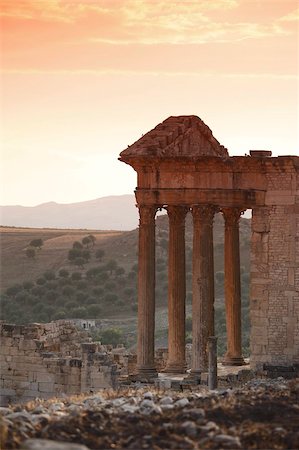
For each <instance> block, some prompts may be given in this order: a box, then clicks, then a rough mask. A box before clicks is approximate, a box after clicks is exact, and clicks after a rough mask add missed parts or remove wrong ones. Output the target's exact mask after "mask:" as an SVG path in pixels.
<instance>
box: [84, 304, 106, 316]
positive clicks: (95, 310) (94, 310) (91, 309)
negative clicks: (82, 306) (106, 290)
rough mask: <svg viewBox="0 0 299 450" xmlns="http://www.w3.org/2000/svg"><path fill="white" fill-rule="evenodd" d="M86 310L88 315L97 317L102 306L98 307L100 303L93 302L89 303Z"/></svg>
mask: <svg viewBox="0 0 299 450" xmlns="http://www.w3.org/2000/svg"><path fill="white" fill-rule="evenodd" d="M87 312H88V317H90V318H92V317H95V318H98V317H99V316H100V314H101V312H102V308H101V307H100V305H97V304H95V303H93V304H91V305H88V307H87Z"/></svg>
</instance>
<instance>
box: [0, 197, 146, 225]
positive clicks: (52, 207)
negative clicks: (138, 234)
mask: <svg viewBox="0 0 299 450" xmlns="http://www.w3.org/2000/svg"><path fill="white" fill-rule="evenodd" d="M0 225H2V226H15V227H31V228H47V227H49V228H88V229H96V230H132V229H133V228H136V227H137V225H138V210H137V208H136V207H135V197H134V195H114V196H109V197H101V198H98V199H96V200H89V201H86V202H79V203H69V204H62V203H55V202H49V203H43V204H41V205H38V206H19V205H17V206H0Z"/></svg>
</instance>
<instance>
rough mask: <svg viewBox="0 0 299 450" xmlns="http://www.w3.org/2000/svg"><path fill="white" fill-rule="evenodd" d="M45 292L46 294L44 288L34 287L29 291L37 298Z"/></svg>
mask: <svg viewBox="0 0 299 450" xmlns="http://www.w3.org/2000/svg"><path fill="white" fill-rule="evenodd" d="M45 292H47V288H46V287H45V286H34V288H32V289H31V293H32V294H33V295H36V296H37V297H42V296H43V295H44V294H45Z"/></svg>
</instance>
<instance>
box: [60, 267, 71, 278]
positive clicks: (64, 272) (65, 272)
mask: <svg viewBox="0 0 299 450" xmlns="http://www.w3.org/2000/svg"><path fill="white" fill-rule="evenodd" d="M58 275H59V276H60V278H68V277H69V275H70V273H69V271H68V270H66V269H60V270H59V272H58Z"/></svg>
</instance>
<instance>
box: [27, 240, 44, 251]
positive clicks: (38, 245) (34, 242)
mask: <svg viewBox="0 0 299 450" xmlns="http://www.w3.org/2000/svg"><path fill="white" fill-rule="evenodd" d="M43 245H44V242H43V240H42V239H33V240H32V241H31V242H30V244H29V246H30V247H35V248H38V249H39V250H41V248H42V246H43Z"/></svg>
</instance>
